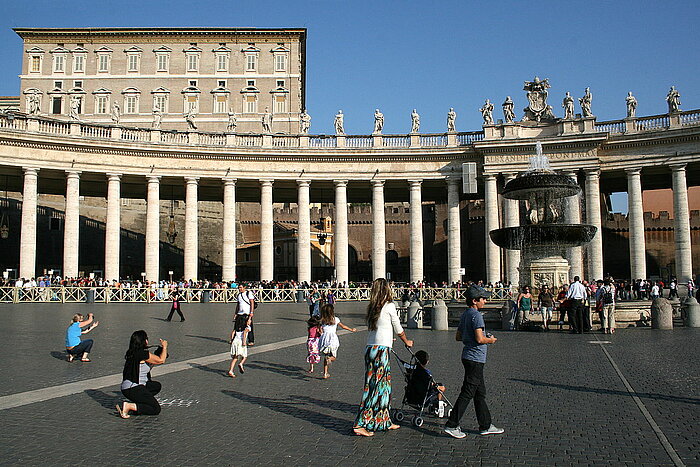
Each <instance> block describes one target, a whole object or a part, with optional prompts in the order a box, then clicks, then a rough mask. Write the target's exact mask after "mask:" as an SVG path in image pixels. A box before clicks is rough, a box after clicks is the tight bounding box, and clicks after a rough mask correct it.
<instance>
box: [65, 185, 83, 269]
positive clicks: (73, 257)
mask: <svg viewBox="0 0 700 467" xmlns="http://www.w3.org/2000/svg"><path fill="white" fill-rule="evenodd" d="M79 244H80V172H78V171H67V172H66V214H65V221H64V223H63V277H78V250H79Z"/></svg>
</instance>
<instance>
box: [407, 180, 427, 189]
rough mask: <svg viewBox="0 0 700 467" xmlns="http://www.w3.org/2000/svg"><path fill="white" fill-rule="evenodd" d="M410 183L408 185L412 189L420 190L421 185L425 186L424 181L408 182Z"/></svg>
mask: <svg viewBox="0 0 700 467" xmlns="http://www.w3.org/2000/svg"><path fill="white" fill-rule="evenodd" d="M406 181H407V182H408V185H409V186H410V187H411V188H412V189H420V187H421V185H423V180H406Z"/></svg>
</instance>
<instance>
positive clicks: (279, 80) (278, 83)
mask: <svg viewBox="0 0 700 467" xmlns="http://www.w3.org/2000/svg"><path fill="white" fill-rule="evenodd" d="M277 87H278V88H284V80H283V79H278V80H277Z"/></svg>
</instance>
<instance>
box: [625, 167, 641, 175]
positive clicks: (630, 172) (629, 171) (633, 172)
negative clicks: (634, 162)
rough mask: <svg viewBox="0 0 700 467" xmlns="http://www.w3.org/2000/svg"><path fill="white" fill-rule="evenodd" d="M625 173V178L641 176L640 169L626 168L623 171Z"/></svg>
mask: <svg viewBox="0 0 700 467" xmlns="http://www.w3.org/2000/svg"><path fill="white" fill-rule="evenodd" d="M625 172H626V173H627V176H628V177H629V176H636V175H641V174H642V169H641V168H632V169H630V168H627V169H625Z"/></svg>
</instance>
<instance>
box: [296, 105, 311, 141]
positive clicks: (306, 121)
mask: <svg viewBox="0 0 700 467" xmlns="http://www.w3.org/2000/svg"><path fill="white" fill-rule="evenodd" d="M310 129H311V115H309V113H308V112H307V111H306V109H304V111H303V112H302V113H301V114H299V132H300V133H301V134H302V135H308V134H309V130H310Z"/></svg>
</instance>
